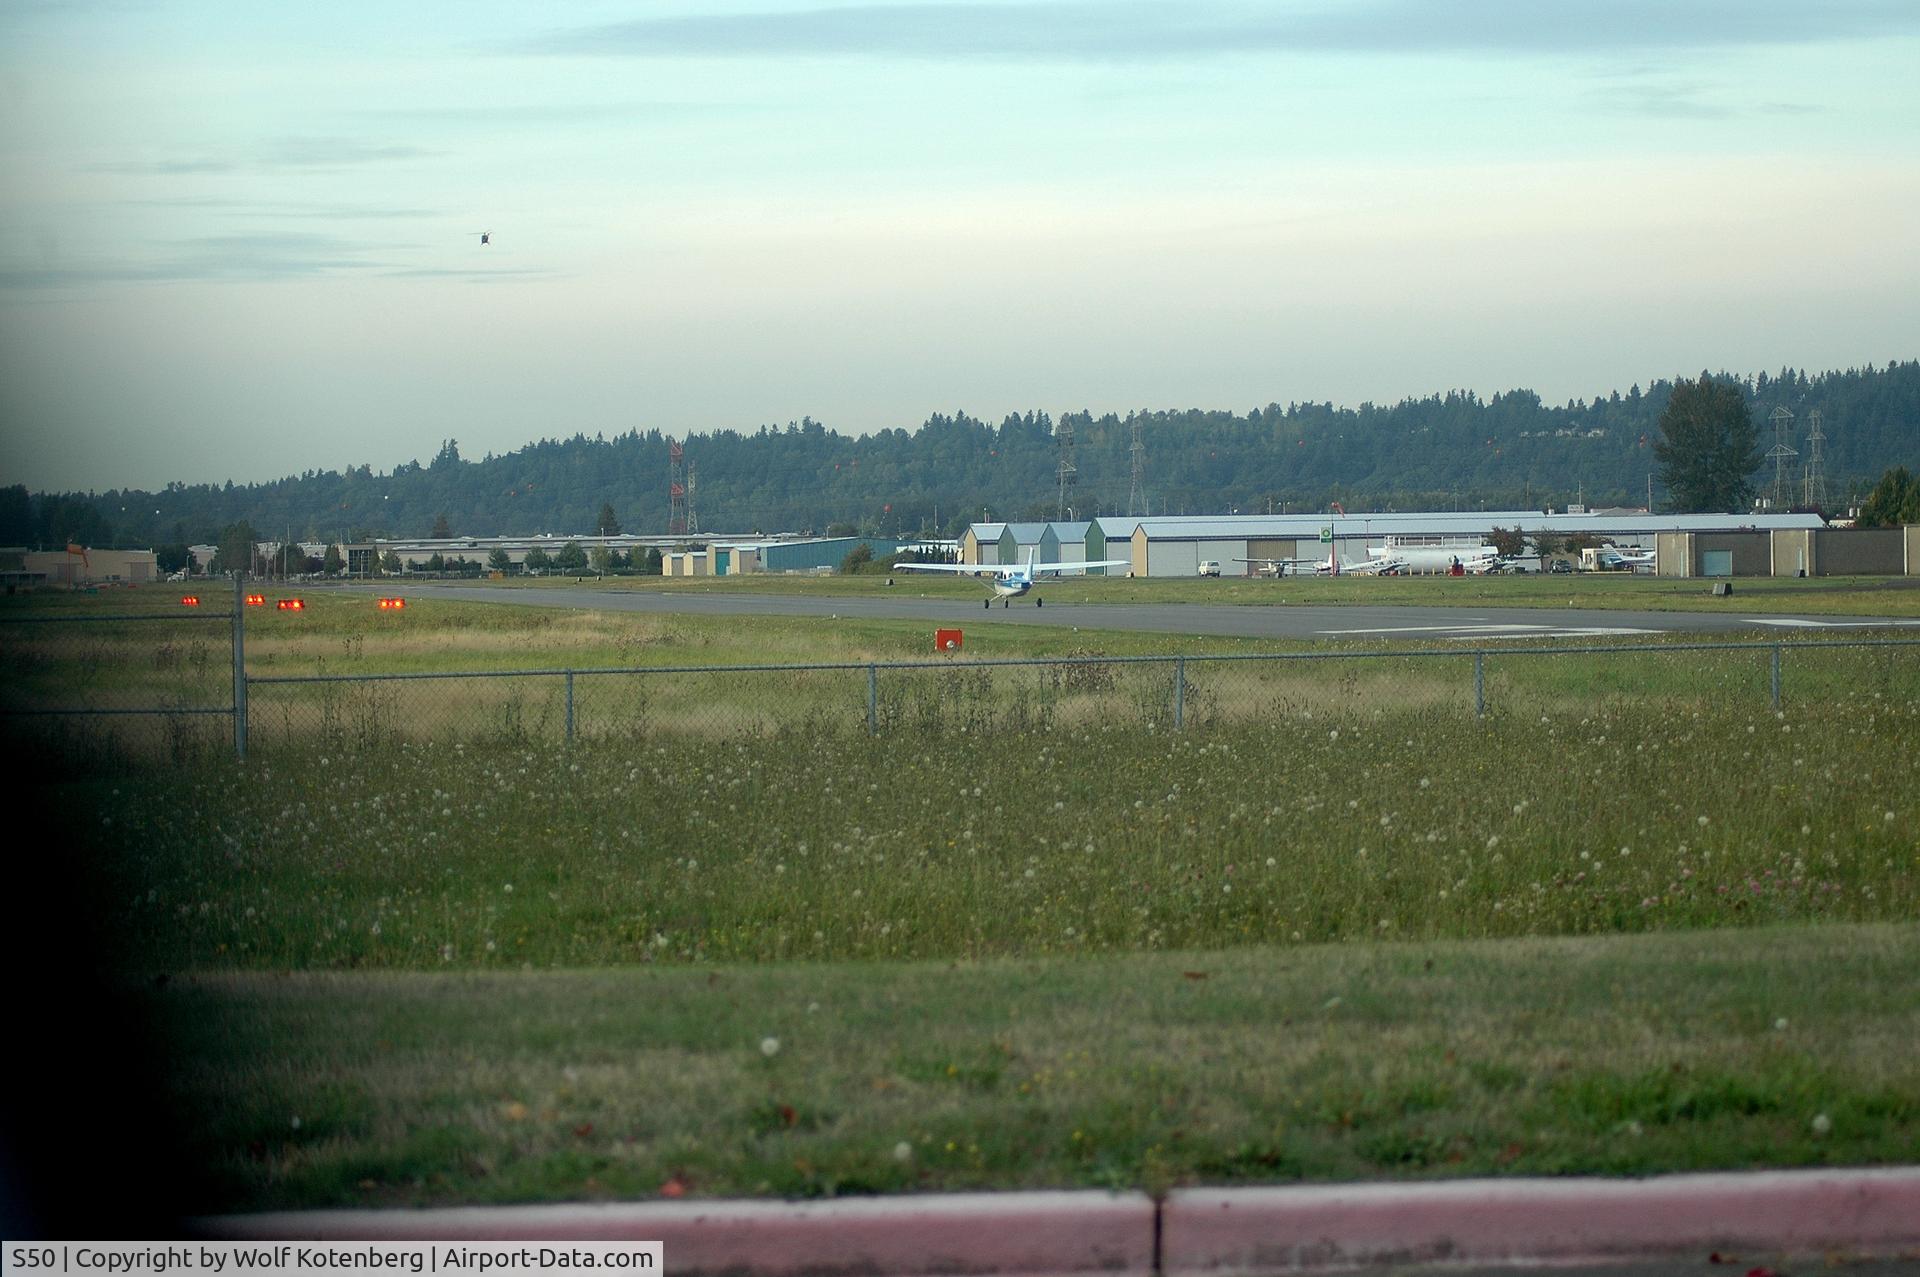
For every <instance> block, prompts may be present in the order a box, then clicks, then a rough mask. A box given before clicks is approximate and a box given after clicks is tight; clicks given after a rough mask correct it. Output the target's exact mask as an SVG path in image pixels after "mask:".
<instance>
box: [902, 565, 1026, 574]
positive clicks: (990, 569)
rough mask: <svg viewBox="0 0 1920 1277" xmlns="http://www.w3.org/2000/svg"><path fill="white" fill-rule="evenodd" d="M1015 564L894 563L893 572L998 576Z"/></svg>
mask: <svg viewBox="0 0 1920 1277" xmlns="http://www.w3.org/2000/svg"><path fill="white" fill-rule="evenodd" d="M1016 566H1018V565H1017V564H1009V563H896V564H894V565H893V567H892V568H890V569H888V570H889V571H893V572H959V573H962V574H964V575H966V576H998V575H1000V573H1002V572H1005V571H1007V570H1008V569H1009V568H1011V567H1016Z"/></svg>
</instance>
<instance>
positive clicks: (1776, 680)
mask: <svg viewBox="0 0 1920 1277" xmlns="http://www.w3.org/2000/svg"><path fill="white" fill-rule="evenodd" d="M1773 708H1774V709H1775V710H1776V711H1777V710H1778V709H1779V708H1780V645H1779V644H1778V643H1775V644H1774V645H1773Z"/></svg>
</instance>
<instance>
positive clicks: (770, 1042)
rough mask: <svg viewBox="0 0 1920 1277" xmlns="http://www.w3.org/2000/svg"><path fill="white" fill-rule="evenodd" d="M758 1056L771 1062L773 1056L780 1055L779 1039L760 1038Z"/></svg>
mask: <svg viewBox="0 0 1920 1277" xmlns="http://www.w3.org/2000/svg"><path fill="white" fill-rule="evenodd" d="M760 1054H762V1055H764V1056H766V1057H767V1058H768V1059H769V1060H771V1059H772V1058H773V1057H774V1056H776V1055H778V1054H780V1039H779V1038H761V1039H760Z"/></svg>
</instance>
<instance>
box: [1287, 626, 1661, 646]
mask: <svg viewBox="0 0 1920 1277" xmlns="http://www.w3.org/2000/svg"><path fill="white" fill-rule="evenodd" d="M1320 633H1322V634H1416V633H1424V634H1435V635H1437V636H1439V637H1442V638H1450V639H1457V640H1459V641H1461V642H1471V641H1472V640H1474V639H1479V638H1604V637H1612V636H1630V635H1635V634H1658V633H1660V631H1658V630H1642V629H1635V628H1633V627H1631V626H1625V625H1619V626H1614V625H1514V624H1507V625H1493V624H1483V625H1393V626H1383V627H1381V628H1378V629H1366V630H1321V631H1320Z"/></svg>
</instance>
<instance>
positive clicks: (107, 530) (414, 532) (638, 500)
mask: <svg viewBox="0 0 1920 1277" xmlns="http://www.w3.org/2000/svg"><path fill="white" fill-rule="evenodd" d="M1726 380H1730V381H1738V382H1739V384H1741V385H1742V386H1743V387H1744V388H1745V389H1746V391H1747V398H1748V402H1749V405H1750V408H1751V410H1752V413H1753V417H1754V420H1755V421H1756V422H1757V423H1759V425H1760V438H1761V449H1762V450H1763V451H1764V450H1765V449H1766V448H1768V447H1770V446H1771V444H1772V431H1771V427H1770V426H1769V425H1768V424H1767V423H1768V420H1769V418H1770V416H1771V414H1772V413H1773V412H1774V410H1775V409H1777V408H1781V407H1785V408H1787V409H1789V410H1791V411H1792V412H1793V413H1794V414H1795V422H1794V425H1795V440H1796V443H1795V446H1796V447H1798V448H1800V449H1801V450H1802V452H1803V453H1804V452H1805V449H1806V444H1805V436H1806V426H1807V421H1808V417H1809V414H1810V413H1811V412H1812V411H1814V410H1818V411H1819V412H1820V413H1821V416H1822V423H1823V426H1824V429H1825V433H1826V435H1827V440H1826V457H1827V475H1828V492H1829V498H1830V499H1829V505H1830V506H1833V507H1838V506H1839V505H1840V504H1841V503H1842V502H1843V501H1844V500H1845V499H1846V497H1847V495H1848V494H1849V493H1850V492H1853V491H1864V490H1865V488H1866V487H1867V486H1870V485H1871V483H1872V481H1873V480H1874V479H1876V478H1877V477H1878V476H1879V475H1880V474H1881V473H1882V471H1884V470H1885V469H1886V468H1887V467H1889V466H1892V465H1906V466H1909V467H1910V468H1916V469H1920V360H1916V361H1908V362H1899V363H1893V364H1889V365H1887V366H1885V367H1881V368H1875V367H1873V366H1872V365H1868V366H1867V367H1865V368H1861V369H1849V370H1847V371H1845V372H1828V373H1821V374H1818V375H1814V376H1808V375H1807V374H1805V373H1803V372H1798V371H1794V370H1791V369H1789V370H1783V371H1782V372H1781V373H1779V374H1778V375H1777V376H1774V375H1768V374H1766V373H1761V374H1760V375H1758V376H1755V377H1751V378H1732V377H1728V378H1726ZM1671 389H1672V383H1671V382H1667V381H1658V382H1655V383H1654V384H1653V385H1652V386H1650V387H1648V388H1647V389H1645V390H1642V389H1641V388H1640V387H1638V386H1635V387H1633V388H1632V389H1630V390H1628V391H1626V392H1625V393H1624V394H1623V393H1618V392H1616V393H1613V394H1609V395H1606V396H1604V397H1602V398H1597V399H1594V400H1592V401H1591V402H1583V401H1576V402H1571V403H1568V404H1565V405H1562V406H1558V407H1555V406H1550V405H1547V404H1543V403H1542V402H1540V398H1539V396H1537V395H1535V394H1534V393H1533V392H1531V391H1527V390H1514V391H1509V392H1507V393H1504V394H1497V395H1494V396H1493V397H1492V398H1491V399H1482V398H1480V397H1479V396H1477V395H1475V394H1473V393H1471V392H1454V393H1448V394H1445V395H1433V396H1429V397H1427V398H1422V399H1408V400H1405V401H1403V402H1400V403H1397V404H1394V405H1392V406H1390V407H1383V406H1379V405H1375V404H1370V403H1369V404H1361V405H1360V406H1359V407H1358V408H1336V407H1334V406H1333V405H1332V404H1329V403H1308V404H1299V403H1295V404H1287V405H1285V406H1282V405H1280V404H1268V405H1267V406H1266V407H1264V408H1255V409H1252V410H1251V411H1248V412H1246V413H1244V414H1238V413H1233V412H1227V411H1200V410H1191V411H1186V412H1140V413H1132V414H1129V415H1128V416H1126V417H1124V418H1122V417H1118V416H1114V415H1111V414H1109V415H1107V416H1103V417H1099V418H1095V417H1093V416H1091V415H1089V414H1086V413H1075V414H1069V415H1068V416H1067V417H1066V418H1063V419H1062V421H1061V422H1060V423H1058V424H1059V425H1065V424H1067V423H1069V422H1070V423H1071V425H1072V427H1073V436H1074V462H1075V464H1076V466H1077V467H1078V473H1077V475H1076V482H1075V484H1074V485H1073V487H1072V488H1071V489H1070V491H1069V495H1068V498H1067V500H1068V504H1069V505H1070V506H1072V507H1073V510H1074V512H1075V514H1076V516H1077V517H1079V518H1083V519H1084V518H1089V517H1092V516H1094V515H1096V514H1112V513H1121V512H1124V511H1125V510H1126V508H1127V499H1128V489H1129V486H1130V483H1131V479H1132V457H1131V445H1132V442H1133V434H1134V426H1135V425H1136V424H1138V425H1139V426H1140V427H1141V431H1140V433H1141V437H1142V441H1143V443H1144V446H1145V462H1146V464H1145V480H1144V489H1145V494H1146V497H1147V499H1148V501H1149V503H1150V506H1151V509H1152V512H1153V513H1155V514H1159V513H1162V512H1163V511H1164V512H1166V513H1170V514H1180V513H1187V514H1202V513H1226V512H1229V511H1232V510H1239V511H1241V512H1243V513H1252V512H1256V511H1257V512H1264V511H1266V510H1267V509H1269V508H1271V509H1273V510H1274V511H1276V512H1278V511H1281V510H1283V509H1288V508H1291V509H1294V510H1300V509H1321V508H1323V507H1324V506H1325V505H1326V503H1327V502H1328V501H1329V500H1338V501H1340V502H1342V503H1343V504H1344V505H1345V506H1346V508H1348V509H1350V510H1353V509H1363V508H1365V509H1378V508H1385V507H1398V508H1402V509H1411V508H1454V507H1456V506H1459V507H1463V508H1473V507H1475V506H1487V507H1491V508H1516V507H1518V508H1532V507H1536V506H1545V505H1548V504H1551V505H1554V506H1556V507H1557V506H1563V505H1565V504H1567V503H1568V502H1570V501H1573V500H1577V499H1579V497H1581V496H1584V497H1585V499H1586V502H1587V503H1588V504H1589V505H1612V504H1620V505H1626V504H1633V505H1638V504H1641V503H1642V502H1644V500H1645V498H1646V493H1647V482H1648V476H1649V475H1650V474H1652V473H1653V472H1654V471H1655V470H1656V469H1657V467H1656V464H1655V462H1654V459H1653V449H1652V445H1653V442H1654V439H1655V438H1656V436H1657V431H1658V422H1659V418H1660V413H1661V410H1662V409H1663V408H1664V407H1665V406H1666V402H1667V397H1668V395H1669V393H1670V391H1671ZM1055 435H1056V423H1055V422H1054V421H1053V420H1052V419H1051V418H1050V417H1049V416H1048V415H1047V414H1045V413H1043V412H1032V413H1026V414H1022V415H1017V416H1010V417H1008V418H1006V419H1005V420H1004V421H1001V422H1000V423H999V424H998V425H993V424H989V423H987V422H984V421H979V420H976V419H974V418H971V417H969V416H967V415H966V414H965V413H956V414H954V415H952V416H947V415H935V416H933V417H931V418H929V419H928V420H927V421H926V422H925V424H923V425H921V426H920V427H919V428H918V429H917V430H913V431H907V430H884V431H881V432H879V433H877V434H873V435H867V436H858V437H855V436H846V435H841V434H837V433H835V432H834V431H831V430H828V429H826V428H825V427H824V426H822V425H820V424H818V423H816V422H813V421H811V420H807V421H802V422H800V423H797V424H792V425H787V426H785V427H762V428H761V429H760V430H758V431H756V432H754V433H751V434H742V433H740V432H737V431H733V430H720V431H716V432H714V433H712V434H704V435H702V434H696V435H693V436H691V437H690V438H688V439H686V440H685V441H684V442H685V448H686V457H687V460H688V461H689V462H690V463H691V464H692V465H693V466H694V468H695V473H696V486H695V503H696V509H697V512H698V516H699V521H700V526H701V527H702V528H705V529H715V530H721V531H728V532H748V531H754V530H759V531H765V532H775V531H800V530H806V529H814V530H824V529H825V528H826V527H827V526H828V525H829V524H831V523H843V522H844V523H852V524H856V525H859V526H861V527H863V528H866V529H868V530H872V531H878V532H893V531H895V530H899V531H902V532H906V533H915V532H920V531H922V530H929V531H930V530H932V529H935V528H936V527H937V528H939V529H942V530H945V531H947V532H949V533H951V532H952V531H954V530H955V529H956V528H957V527H959V526H961V525H963V524H964V523H965V522H966V521H967V520H969V519H978V518H981V517H982V515H983V514H990V517H992V518H995V519H1004V518H1049V517H1052V516H1053V514H1054V511H1055V509H1056V507H1057V503H1058V482H1057V469H1058V463H1059V455H1060V454H1059V448H1058V443H1057V440H1056V437H1055ZM667 452H668V449H667V440H666V438H665V437H664V436H663V435H661V434H660V433H659V432H658V431H644V432H643V431H638V430H634V431H628V432H627V433H624V434H619V435H616V436H614V437H612V438H604V437H600V436H594V437H588V436H586V435H575V436H574V437H573V438H571V439H564V440H553V439H543V440H541V441H540V442H538V443H533V444H529V445H528V446H526V447H525V448H521V449H519V450H517V451H515V452H511V453H508V454H507V455H505V456H488V457H486V458H485V459H484V460H480V461H468V460H463V459H462V458H461V457H460V455H459V450H458V446H457V443H455V442H453V441H449V442H448V443H447V444H446V445H445V446H443V447H442V449H441V451H440V454H439V455H438V456H436V457H435V458H433V460H432V461H431V462H430V463H428V464H426V465H421V464H418V463H410V464H407V465H403V466H400V467H398V468H396V469H395V470H394V471H393V472H392V473H391V474H376V473H374V471H373V470H372V469H371V468H370V467H365V466H362V467H359V468H356V469H350V470H348V471H346V472H345V473H339V472H335V471H322V472H317V473H307V474H303V475H300V476H298V477H294V478H287V479H282V480H279V481H277V482H274V483H265V484H255V485H248V486H244V487H236V486H234V485H232V484H227V485H225V486H218V485H213V484H172V485H169V486H168V487H167V489H166V490H164V491H162V492H157V493H146V492H118V491H114V492H106V493H85V494H43V495H30V494H29V493H28V492H27V491H26V490H25V489H24V488H21V487H14V488H11V489H6V490H0V544H10V545H20V544H28V545H32V544H47V545H57V544H63V543H65V542H66V541H68V540H77V541H86V542H89V543H91V544H94V545H110V544H137V545H154V544H160V543H175V542H183V541H187V542H190V541H201V540H205V541H212V540H214V539H216V535H217V533H218V532H219V530H220V529H221V528H223V527H226V526H228V525H230V524H232V523H235V522H238V521H240V520H243V519H244V520H246V521H248V522H250V523H252V524H253V525H254V526H255V527H256V528H258V529H260V530H261V534H262V535H263V536H266V535H271V534H272V533H274V532H277V531H279V530H281V529H284V528H289V527H291V528H292V529H293V530H294V533H295V535H296V536H298V537H301V538H302V539H311V540H323V541H346V540H359V539H364V538H366V537H368V536H424V535H426V534H427V533H428V532H429V530H430V529H431V528H432V527H433V525H434V523H435V520H436V518H438V517H439V516H442V515H444V516H445V518H446V520H447V523H448V526H449V528H450V530H451V531H452V532H454V533H455V534H471V535H480V536H485V535H496V534H525V533H532V532H556V533H567V532H585V531H591V530H593V527H594V522H595V517H596V514H597V513H598V512H599V510H600V509H601V507H602V505H603V504H611V505H612V507H613V510H614V512H615V514H616V516H617V518H618V520H619V522H620V525H621V527H622V528H623V530H625V531H628V532H664V531H666V528H667V518H668V498H667V466H668V455H667ZM1771 473H1772V472H1771V470H1770V469H1766V468H1763V469H1762V470H1761V471H1759V472H1756V474H1755V476H1754V480H1755V484H1756V487H1758V488H1760V489H1762V490H1764V488H1765V486H1766V484H1767V483H1768V482H1769V481H1770V477H1771ZM1654 497H1655V503H1656V506H1659V505H1660V503H1661V501H1662V498H1663V494H1662V493H1661V492H1660V491H1659V489H1658V486H1657V484H1656V487H1655V492H1654ZM123 509H124V510H125V511H126V512H127V513H122V511H123ZM156 510H157V511H158V513H157V514H155V513H153V512H154V511H156Z"/></svg>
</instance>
